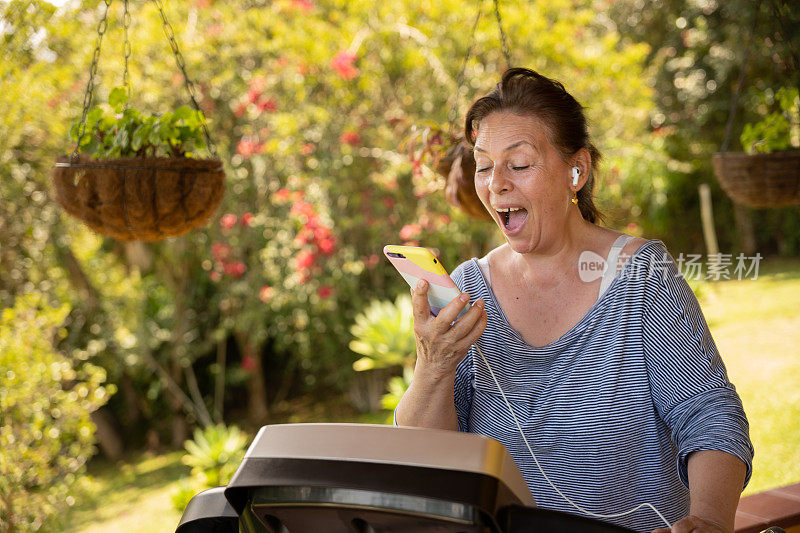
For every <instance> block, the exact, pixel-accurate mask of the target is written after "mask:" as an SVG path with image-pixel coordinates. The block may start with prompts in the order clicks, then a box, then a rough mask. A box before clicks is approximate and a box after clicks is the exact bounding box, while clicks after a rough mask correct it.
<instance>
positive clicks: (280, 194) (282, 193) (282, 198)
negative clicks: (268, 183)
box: [274, 188, 292, 202]
mask: <svg viewBox="0 0 800 533" xmlns="http://www.w3.org/2000/svg"><path fill="white" fill-rule="evenodd" d="M291 194H292V193H291V192H290V191H289V189H286V188H284V189H278V190H277V191H275V197H274V198H275V201H276V202H286V201H287V200H289V196H290V195H291Z"/></svg>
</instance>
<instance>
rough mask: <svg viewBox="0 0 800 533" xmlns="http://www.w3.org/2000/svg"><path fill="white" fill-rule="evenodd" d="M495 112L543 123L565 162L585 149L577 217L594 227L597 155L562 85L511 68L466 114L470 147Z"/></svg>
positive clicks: (580, 113)
mask: <svg viewBox="0 0 800 533" xmlns="http://www.w3.org/2000/svg"><path fill="white" fill-rule="evenodd" d="M496 111H512V112H515V113H519V114H521V115H533V116H535V117H536V118H538V119H540V120H541V121H542V122H544V124H545V126H546V127H547V130H548V139H549V140H550V142H551V143H552V144H553V146H555V148H556V150H558V151H559V153H560V154H561V157H562V158H563V159H564V160H567V159H568V158H569V157H571V156H572V155H573V154H575V152H577V151H578V150H580V149H581V148H586V149H587V150H589V154H590V155H591V156H592V168H591V171H590V172H589V179H588V180H586V184H585V185H584V186H583V187H581V189H580V190H579V191H578V193H577V195H578V208H579V209H580V211H581V216H582V217H583V218H584V219H586V220H588V221H589V222H591V223H593V224H597V223H598V222H599V221H600V220H601V219H602V218H603V215H602V214H601V213H600V211H599V210H598V209H597V207H596V206H595V205H594V200H593V189H594V175H595V172H596V170H597V164H598V163H599V162H600V157H601V156H600V152H599V151H598V150H597V148H595V146H594V145H593V144H592V143H591V141H590V140H589V131H588V128H587V125H586V117H585V116H584V114H583V106H581V104H579V103H578V101H577V100H575V98H573V97H572V95H570V94H569V93H568V92H567V90H566V89H564V86H563V85H562V84H561V83H559V82H558V81H556V80H551V79H550V78H547V77H545V76H542V75H541V74H539V73H538V72H535V71H533V70H531V69H528V68H519V67H518V68H511V69H508V70H507V71H506V72H505V73H504V74H503V79H502V81H501V82H500V83H498V84H497V86H496V87H495V88H494V90H493V91H492V92H490V93H489V94H487V95H486V96H484V97H483V98H479V99H478V100H476V101H475V103H473V104H472V107H470V109H469V111H468V112H467V117H466V125H465V127H464V133H465V135H466V140H467V142H469V143H470V144H471V145H472V146H473V147H474V146H475V137H476V136H477V133H478V128H479V127H480V123H481V121H482V120H483V119H484V118H486V117H487V116H489V115H490V114H491V113H494V112H496Z"/></svg>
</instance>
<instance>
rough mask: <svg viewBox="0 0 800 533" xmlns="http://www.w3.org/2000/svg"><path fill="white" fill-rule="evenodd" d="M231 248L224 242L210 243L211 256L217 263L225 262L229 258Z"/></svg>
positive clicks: (231, 251)
mask: <svg viewBox="0 0 800 533" xmlns="http://www.w3.org/2000/svg"><path fill="white" fill-rule="evenodd" d="M232 253H233V248H231V245H230V244H228V243H226V242H215V243H214V244H212V245H211V257H213V258H214V261H216V262H217V263H225V262H227V261H228V259H230V257H231V254H232Z"/></svg>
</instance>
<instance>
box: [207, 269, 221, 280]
mask: <svg viewBox="0 0 800 533" xmlns="http://www.w3.org/2000/svg"><path fill="white" fill-rule="evenodd" d="M208 277H209V278H211V281H219V280H220V279H222V274H220V273H219V272H217V271H216V270H212V271H211V272H209V273H208Z"/></svg>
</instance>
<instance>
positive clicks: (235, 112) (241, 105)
mask: <svg viewBox="0 0 800 533" xmlns="http://www.w3.org/2000/svg"><path fill="white" fill-rule="evenodd" d="M245 111H247V104H246V103H244V102H239V105H237V106H236V109H234V110H233V115H234V116H235V117H236V118H239V117H241V116H242V115H244V112H245Z"/></svg>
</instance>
